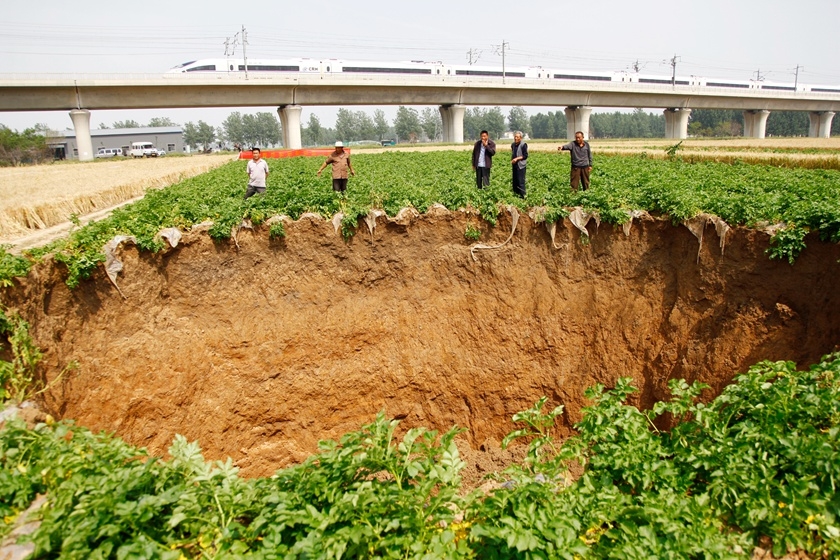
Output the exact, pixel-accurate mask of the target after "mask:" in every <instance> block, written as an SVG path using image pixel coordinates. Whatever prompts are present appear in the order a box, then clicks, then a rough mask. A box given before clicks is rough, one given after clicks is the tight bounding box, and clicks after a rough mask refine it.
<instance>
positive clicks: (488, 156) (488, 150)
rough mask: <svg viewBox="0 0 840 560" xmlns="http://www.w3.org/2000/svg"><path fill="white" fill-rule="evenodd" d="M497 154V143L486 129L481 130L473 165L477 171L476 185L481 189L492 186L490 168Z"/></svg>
mask: <svg viewBox="0 0 840 560" xmlns="http://www.w3.org/2000/svg"><path fill="white" fill-rule="evenodd" d="M494 155H496V143H495V142H493V141H492V140H490V135H489V134H488V133H487V131H486V130H482V131H481V140H479V141H478V142H476V143H475V146H473V153H472V166H473V170H474V171H475V186H476V187H478V188H479V189H481V188H484V187H488V186H490V168H491V167H492V166H493V156H494Z"/></svg>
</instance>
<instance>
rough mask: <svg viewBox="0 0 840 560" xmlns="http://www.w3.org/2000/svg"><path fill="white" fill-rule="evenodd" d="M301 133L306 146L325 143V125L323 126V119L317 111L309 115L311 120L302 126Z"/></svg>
mask: <svg viewBox="0 0 840 560" xmlns="http://www.w3.org/2000/svg"><path fill="white" fill-rule="evenodd" d="M300 135H301V140H302V141H303V144H304V145H305V146H322V145H323V144H324V139H323V137H324V127H322V126H321V121H320V120H319V119H318V117H317V116H316V115H315V113H311V114H310V115H309V122H308V123H307V125H306V126H303V127H301V131H300Z"/></svg>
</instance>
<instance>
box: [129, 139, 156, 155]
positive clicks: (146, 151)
mask: <svg viewBox="0 0 840 560" xmlns="http://www.w3.org/2000/svg"><path fill="white" fill-rule="evenodd" d="M129 155H131V157H136V158H139V157H157V155H158V151H157V148H155V145H154V144H152V143H151V142H132V143H131V150H130V151H129Z"/></svg>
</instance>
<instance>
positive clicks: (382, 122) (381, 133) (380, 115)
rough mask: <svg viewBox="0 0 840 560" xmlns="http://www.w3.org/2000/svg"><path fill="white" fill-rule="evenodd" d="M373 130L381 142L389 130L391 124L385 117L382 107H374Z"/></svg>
mask: <svg viewBox="0 0 840 560" xmlns="http://www.w3.org/2000/svg"><path fill="white" fill-rule="evenodd" d="M373 130H374V133H375V134H376V138H377V140H379V141H380V142H382V139H383V138H385V135H386V134H388V131H389V130H391V126H390V125H389V124H388V120H387V119H386V118H385V111H383V110H382V109H376V110H375V111H374V112H373Z"/></svg>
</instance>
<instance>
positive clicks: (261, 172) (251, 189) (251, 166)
mask: <svg viewBox="0 0 840 560" xmlns="http://www.w3.org/2000/svg"><path fill="white" fill-rule="evenodd" d="M251 153H252V154H253V159H252V160H251V161H249V162H248V168H247V170H248V189H247V190H246V191H245V198H250V197H252V196H254V195H255V194H264V193H265V180H266V178H267V177H268V164H267V163H266V162H265V160H264V159H260V158H261V156H262V154H261V153H260V149H259V148H253V149H252V150H251Z"/></svg>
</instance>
